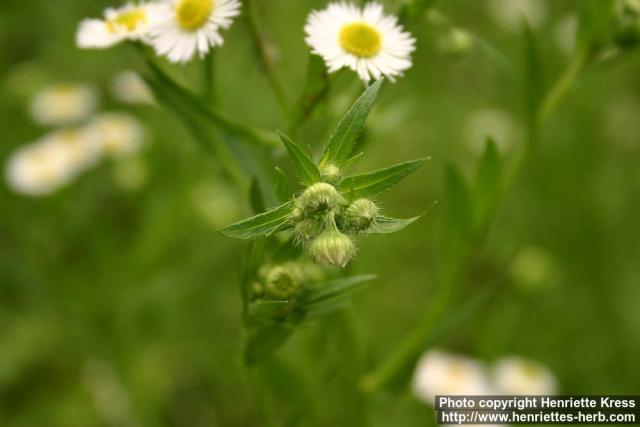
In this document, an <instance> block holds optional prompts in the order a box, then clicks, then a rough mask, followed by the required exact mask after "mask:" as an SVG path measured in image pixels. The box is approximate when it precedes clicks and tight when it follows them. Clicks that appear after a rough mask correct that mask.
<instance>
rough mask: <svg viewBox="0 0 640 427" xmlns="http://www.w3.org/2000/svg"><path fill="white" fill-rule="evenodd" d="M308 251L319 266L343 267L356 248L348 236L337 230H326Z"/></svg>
mask: <svg viewBox="0 0 640 427" xmlns="http://www.w3.org/2000/svg"><path fill="white" fill-rule="evenodd" d="M309 251H310V253H311V256H312V257H313V259H315V260H316V262H318V263H320V264H324V265H336V266H340V267H344V266H345V265H347V263H348V262H349V261H350V260H351V258H353V257H354V255H355V253H356V247H355V245H354V244H353V241H352V240H351V238H349V236H347V235H345V234H343V233H341V232H339V231H337V230H327V231H324V232H323V233H322V234H320V235H319V236H318V237H317V238H316V239H315V240H314V241H313V242H312V243H311V247H310V248H309Z"/></svg>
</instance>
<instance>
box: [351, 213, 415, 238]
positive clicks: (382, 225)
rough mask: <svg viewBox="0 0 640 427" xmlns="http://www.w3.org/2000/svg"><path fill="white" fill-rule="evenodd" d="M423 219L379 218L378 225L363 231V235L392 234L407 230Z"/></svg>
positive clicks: (377, 219)
mask: <svg viewBox="0 0 640 427" xmlns="http://www.w3.org/2000/svg"><path fill="white" fill-rule="evenodd" d="M420 218H422V215H420V216H416V217H413V218H407V219H398V218H389V217H387V216H379V217H378V218H376V223H375V225H374V226H373V227H370V228H369V229H367V230H365V231H363V232H362V233H363V234H390V233H395V232H396V231H400V230H402V229H404V228H407V227H408V226H410V225H411V224H413V223H414V222H416V221H417V220H419V219H420Z"/></svg>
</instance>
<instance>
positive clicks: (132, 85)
mask: <svg viewBox="0 0 640 427" xmlns="http://www.w3.org/2000/svg"><path fill="white" fill-rule="evenodd" d="M111 94H112V95H113V97H114V98H115V99H117V100H118V101H120V102H123V103H125V104H151V103H153V95H152V94H151V91H150V90H149V87H148V86H147V84H146V83H145V82H144V80H142V77H140V75H139V74H138V73H136V72H135V71H122V72H120V73H118V74H117V75H116V76H115V77H114V78H113V80H112V81H111Z"/></svg>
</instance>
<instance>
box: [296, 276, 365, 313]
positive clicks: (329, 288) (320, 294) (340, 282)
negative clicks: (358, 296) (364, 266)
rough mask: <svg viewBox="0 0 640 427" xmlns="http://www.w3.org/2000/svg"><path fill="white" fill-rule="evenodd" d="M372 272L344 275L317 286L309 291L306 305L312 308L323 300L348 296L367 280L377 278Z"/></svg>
mask: <svg viewBox="0 0 640 427" xmlns="http://www.w3.org/2000/svg"><path fill="white" fill-rule="evenodd" d="M375 278H376V276H375V275H372V274H364V275H360V276H351V277H344V278H340V279H336V280H332V281H330V282H327V283H324V284H322V285H318V286H315V287H313V288H311V289H309V291H308V292H307V294H306V295H305V298H304V302H303V304H304V306H305V307H306V308H310V307H312V306H314V305H317V304H319V303H321V302H323V301H329V300H332V301H333V300H336V299H342V298H346V297H347V296H349V295H351V294H352V293H354V292H356V291H358V290H360V289H362V288H363V287H364V286H365V284H366V283H367V282H370V281H371V280H373V279H375Z"/></svg>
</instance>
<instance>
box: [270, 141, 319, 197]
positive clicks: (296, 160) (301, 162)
mask: <svg viewBox="0 0 640 427" xmlns="http://www.w3.org/2000/svg"><path fill="white" fill-rule="evenodd" d="M278 135H280V139H281V140H282V143H283V144H284V146H285V147H286V148H287V151H288V152H289V155H290V156H291V159H292V160H293V164H294V165H295V167H296V170H297V171H298V177H300V182H301V183H302V184H303V185H305V186H307V187H308V186H310V185H313V184H315V183H316V182H320V171H319V170H318V167H317V166H316V164H315V163H314V162H313V160H312V159H311V158H310V157H309V156H307V154H306V153H305V152H304V151H302V149H300V147H298V145H297V144H296V143H295V142H293V141H291V140H290V139H289V138H288V137H287V136H286V135H284V134H283V133H280V132H278Z"/></svg>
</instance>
